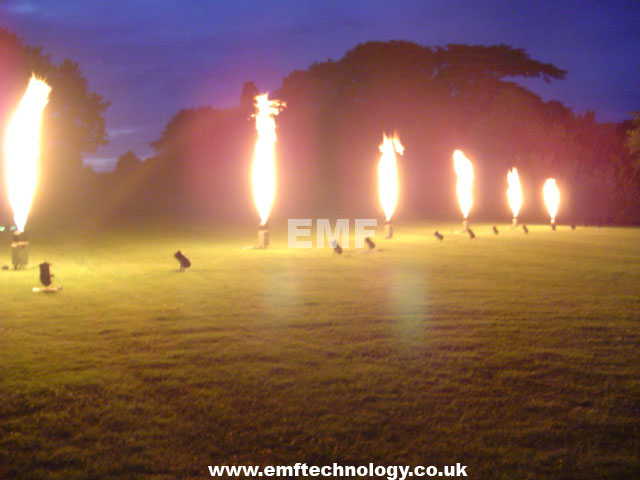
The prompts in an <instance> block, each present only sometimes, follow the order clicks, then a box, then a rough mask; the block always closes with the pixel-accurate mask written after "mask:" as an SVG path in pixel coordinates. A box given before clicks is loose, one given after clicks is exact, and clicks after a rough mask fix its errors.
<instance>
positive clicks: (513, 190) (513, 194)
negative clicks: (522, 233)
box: [507, 167, 522, 218]
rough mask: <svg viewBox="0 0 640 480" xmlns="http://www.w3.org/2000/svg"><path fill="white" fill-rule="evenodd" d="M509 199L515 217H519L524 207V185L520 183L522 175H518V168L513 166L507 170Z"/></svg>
mask: <svg viewBox="0 0 640 480" xmlns="http://www.w3.org/2000/svg"><path fill="white" fill-rule="evenodd" d="M507 183H508V184H509V187H508V188H507V200H508V201H509V207H510V208H511V211H512V212H513V218H518V213H520V208H521V207H522V186H521V185H520V177H519V176H518V169H517V168H515V167H513V168H512V169H511V170H509V171H508V172H507Z"/></svg>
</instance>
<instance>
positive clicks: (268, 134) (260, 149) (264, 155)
mask: <svg viewBox="0 0 640 480" xmlns="http://www.w3.org/2000/svg"><path fill="white" fill-rule="evenodd" d="M282 107H284V103H281V102H280V101H279V100H269V94H268V93H264V94H262V95H258V96H256V113H255V114H254V117H255V118H256V130H257V131H258V139H257V140H256V147H255V151H254V153H253V166H252V167H251V183H252V185H253V199H254V202H255V204H256V208H257V209H258V215H259V216H260V222H261V224H262V225H265V224H266V223H267V219H268V218H269V212H270V211H271V206H272V205H273V200H274V198H275V195H276V156H275V144H276V120H275V116H276V115H278V113H280V110H281V108H282Z"/></svg>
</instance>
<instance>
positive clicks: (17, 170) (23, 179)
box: [4, 75, 51, 232]
mask: <svg viewBox="0 0 640 480" xmlns="http://www.w3.org/2000/svg"><path fill="white" fill-rule="evenodd" d="M50 92H51V87H49V85H47V84H46V83H45V82H44V81H43V80H39V79H37V78H36V77H35V75H34V76H32V77H31V79H30V80H29V85H28V86H27V90H26V92H25V94H24V96H23V97H22V100H21V101H20V103H19V104H18V108H17V109H16V111H15V113H14V114H13V117H12V118H11V121H10V122H9V125H8V126H7V130H6V133H5V140H4V163H5V171H4V174H5V181H6V186H7V194H8V197H9V205H11V209H12V210H13V218H14V221H15V224H16V228H17V230H18V232H24V227H25V225H26V223H27V217H28V216H29V211H30V210H31V204H32V203H33V197H34V195H35V193H36V188H37V186H38V158H39V156H40V130H41V128H42V112H43V111H44V108H45V107H46V105H47V103H48V101H49V93H50Z"/></svg>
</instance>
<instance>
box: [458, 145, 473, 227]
mask: <svg viewBox="0 0 640 480" xmlns="http://www.w3.org/2000/svg"><path fill="white" fill-rule="evenodd" d="M453 168H454V169H455V171H456V174H457V175H458V183H457V184H456V194H457V195H458V203H459V204H460V210H461V211H462V215H463V216H464V218H465V219H466V218H467V217H468V216H469V212H470V211H471V205H473V165H472V164H471V160H469V159H468V158H467V157H466V156H465V155H464V153H462V151H461V150H456V151H455V152H453Z"/></svg>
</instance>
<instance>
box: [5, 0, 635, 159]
mask: <svg viewBox="0 0 640 480" xmlns="http://www.w3.org/2000/svg"><path fill="white" fill-rule="evenodd" d="M0 27H2V28H7V29H9V30H10V31H12V32H14V33H16V34H18V35H19V36H21V37H22V38H23V40H24V42H25V43H26V44H28V45H31V46H42V47H43V48H44V51H45V52H46V53H48V54H49V55H50V56H51V58H52V60H53V61H54V62H55V63H60V62H62V60H64V59H65V58H68V59H70V60H72V61H75V62H77V63H78V64H79V65H80V68H81V70H82V72H83V73H84V75H85V76H86V78H87V80H88V82H89V88H90V89H91V90H92V91H94V92H96V93H98V94H100V95H101V96H102V97H103V98H104V99H106V100H108V101H109V102H110V103H111V105H110V107H109V109H108V110H107V113H106V121H107V131H108V134H109V137H110V142H109V144H108V145H106V146H104V147H101V148H100V149H99V150H98V151H97V152H95V153H93V154H90V155H87V157H86V158H85V163H87V164H88V165H90V166H92V168H94V169H95V170H98V171H105V170H109V169H111V168H113V167H114V166H115V162H116V159H117V158H118V157H119V156H120V155H122V154H123V153H125V152H126V151H127V150H132V151H134V152H135V153H136V154H137V155H138V156H140V157H141V158H146V157H147V156H149V155H151V154H153V149H152V148H151V147H150V146H149V143H150V142H152V141H153V140H156V139H157V138H158V137H159V136H160V134H161V133H162V131H163V129H164V126H165V125H166V124H167V122H168V121H169V120H170V119H171V117H172V116H173V115H174V114H175V113H177V112H178V111H179V110H181V109H183V108H190V107H197V106H203V105H211V106H213V107H220V108H223V107H231V106H234V105H237V104H238V101H239V98H240V92H241V90H242V85H243V84H244V83H245V82H246V81H254V82H255V83H256V85H258V87H259V88H260V89H261V90H263V91H269V90H275V89H276V88H278V87H279V86H280V82H281V80H282V79H283V78H284V77H285V76H286V75H287V74H289V73H290V72H291V71H293V70H295V69H306V68H307V67H308V66H309V65H311V64H312V63H313V62H321V61H325V60H327V59H333V60H339V59H340V58H342V56H344V54H345V53H346V52H347V51H349V50H351V49H352V48H353V47H355V46H356V45H358V44H359V43H363V42H367V41H371V40H382V41H386V40H408V41H413V42H415V43H418V44H420V45H426V46H443V45H446V44H448V43H466V44H481V45H492V44H507V45H510V46H513V47H516V48H523V49H525V51H526V52H527V53H528V54H529V55H530V56H531V57H532V58H533V59H535V60H539V61H541V62H545V63H552V64H554V65H555V66H557V67H559V68H561V69H564V70H566V71H567V72H568V74H567V77H566V79H564V80H555V81H553V82H552V83H550V84H547V83H545V82H544V81H542V80H528V81H526V82H521V83H523V84H524V85H525V86H527V87H528V88H529V89H530V90H532V91H534V92H535V93H537V94H539V95H541V96H542V98H543V99H545V100H559V101H561V102H562V103H564V104H565V105H567V106H568V107H570V108H571V109H572V110H573V111H574V112H576V113H584V112H585V111H587V110H592V111H595V112H596V118H597V119H598V120H599V121H603V122H604V121H606V122H609V121H622V120H624V119H626V118H629V112H631V111H635V110H640V2H638V1H637V0H606V1H604V0H596V1H591V0H579V1H578V0H572V1H569V0H538V1H533V0H521V1H518V0H510V1H509V0H475V1H473V0H469V1H466V0H448V1H446V0H423V1H420V0H394V1H381V0H368V1H365V0H331V1H329V0H317V1H311V0H254V1H245V0H227V1H221V0H209V1H205V0H190V1H184V0H178V1H173V0H163V1H160V0H126V1H119V0H111V1H107V0H75V1H72V0H55V1H53V0H22V1H21V0H0Z"/></svg>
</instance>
